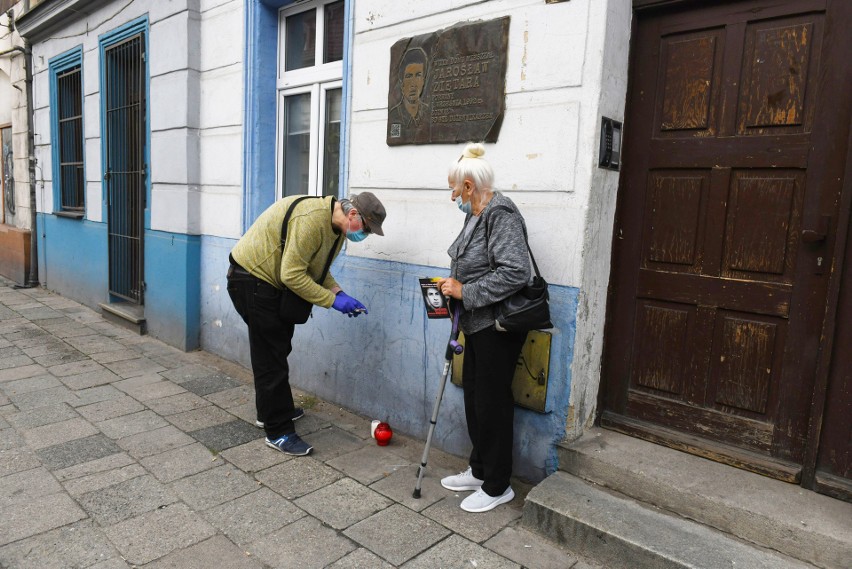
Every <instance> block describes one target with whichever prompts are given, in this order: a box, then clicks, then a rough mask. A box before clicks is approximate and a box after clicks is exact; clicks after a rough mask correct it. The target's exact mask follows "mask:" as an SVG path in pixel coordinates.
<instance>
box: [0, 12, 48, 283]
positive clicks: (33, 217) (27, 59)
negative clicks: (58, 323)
mask: <svg viewBox="0 0 852 569" xmlns="http://www.w3.org/2000/svg"><path fill="white" fill-rule="evenodd" d="M24 4H25V8H24V9H25V10H27V9H29V2H28V1H27V2H25V3H24ZM7 15H8V16H9V28H10V29H11V30H14V29H15V14H14V13H13V12H12V10H9V12H7ZM23 42H24V45H23V47H21V46H18V45H16V46H14V47H12V48H10V49H7V50H4V51H0V57H2V56H4V55H8V54H10V53H13V52H16V51H17V52H20V53H22V54H23V55H24V84H25V87H26V97H27V165H28V170H29V176H30V272H29V274H28V275H27V283H26V286H27V287H35V286H38V285H39V282H38V230H37V221H38V212H37V211H36V172H35V163H36V160H35V132H33V130H34V126H33V125H34V123H35V119H34V109H33V65H32V63H33V58H32V56H33V54H32V49H31V48H30V42H29V41H27V40H26V39H24V40H23Z"/></svg>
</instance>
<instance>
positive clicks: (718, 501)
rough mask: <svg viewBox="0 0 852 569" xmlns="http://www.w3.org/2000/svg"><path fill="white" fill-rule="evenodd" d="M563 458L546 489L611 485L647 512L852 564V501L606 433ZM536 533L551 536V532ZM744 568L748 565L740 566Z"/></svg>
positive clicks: (820, 560) (804, 556) (825, 562)
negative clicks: (569, 483)
mask: <svg viewBox="0 0 852 569" xmlns="http://www.w3.org/2000/svg"><path fill="white" fill-rule="evenodd" d="M559 456H560V468H561V471H560V472H558V473H557V474H560V475H563V476H562V477H560V478H559V479H554V480H553V481H550V478H548V479H547V480H545V481H544V482H543V483H542V484H540V485H539V486H544V485H545V484H546V483H548V482H549V481H550V483H549V484H548V485H550V486H553V487H554V488H556V487H557V484H559V483H564V482H565V480H564V477H565V476H570V479H573V478H574V477H575V476H576V477H577V481H576V482H573V481H572V483H574V484H577V483H579V482H589V483H591V484H592V485H596V486H598V488H597V491H598V492H601V491H602V490H601V489H600V487H606V488H608V489H610V490H612V491H614V493H615V494H619V495H622V496H623V497H624V498H626V499H630V500H633V501H634V502H638V505H639V506H640V507H642V508H643V509H645V510H648V509H651V510H656V508H660V510H657V512H659V515H663V516H667V517H670V518H676V519H678V520H681V521H682V522H683V523H685V524H693V525H702V527H706V528H708V529H709V528H714V529H715V530H719V531H720V532H722V533H723V534H725V535H728V536H736V538H739V539H743V540H745V541H747V542H751V543H753V544H757V545H758V546H761V547H765V548H767V549H770V550H774V551H778V552H780V553H781V554H783V555H789V556H790V557H795V558H796V559H800V560H803V561H805V562H808V563H813V564H814V565H817V566H819V567H827V568H835V567H837V568H840V567H846V563H847V562H848V560H849V559H850V558H852V532H850V530H849V520H850V519H852V504H849V503H846V502H842V501H840V500H835V499H833V498H829V497H827V496H823V495H820V494H817V493H815V492H811V491H809V490H805V489H804V488H802V487H800V486H797V485H793V484H788V483H785V482H781V481H778V480H774V479H771V478H767V477H765V476H761V475H758V474H754V473H752V472H747V471H744V470H739V469H736V468H733V467H730V466H726V465H723V464H719V463H716V462H712V461H710V460H707V459H704V458H701V457H698V456H693V455H690V454H686V453H683V452H680V451H677V450H674V449H670V448H667V447H663V446H660V445H656V444H653V443H649V442H647V441H643V440H640V439H637V438H634V437H630V436H627V435H624V434H621V433H617V432H615V431H608V430H605V429H600V428H595V429H591V430H590V431H588V432H587V433H586V434H585V435H584V436H583V437H582V438H580V439H579V440H578V441H576V442H574V443H573V444H570V445H561V448H559ZM571 475H573V476H571ZM551 478H553V477H551ZM538 490H539V487H536V488H535V489H533V491H532V492H531V493H530V495H531V496H532V500H531V502H532V503H531V504H528V507H529V508H530V509H538V508H548V507H549V506H550V505H549V504H548V503H547V500H548V499H549V498H547V497H546V496H542V495H541V492H539V491H538ZM563 491H565V492H568V491H569V490H568V489H567V487H566V488H564V489H563ZM554 497H558V496H554ZM566 497H570V494H566ZM672 514H673V515H672ZM559 515H561V514H560V513H558V512H553V513H552V514H549V515H548V516H559ZM572 515H575V514H572ZM548 516H543V515H542V514H541V513H540V512H539V513H535V514H534V515H533V513H532V512H530V515H527V514H526V513H525V520H524V523H525V524H527V525H529V524H533V526H534V524H536V523H539V522H542V521H543V520H544V518H545V517H548ZM536 520H537V521H536ZM690 520H694V522H693V521H690ZM582 521H583V520H577V523H581V522H582ZM646 521H647V520H646ZM696 522H697V523H696ZM546 523H550V522H546ZM642 523H645V522H642ZM530 529H534V530H536V531H540V532H543V533H546V534H547V532H548V530H547V528H540V527H531V528H530ZM549 531H552V528H551V529H550V530H549ZM637 546H638V547H653V544H637ZM672 566H677V567H679V566H681V565H672ZM686 566H690V565H686ZM698 566H702V565H700V564H699V565H698ZM744 566H746V567H747V566H748V565H741V564H737V567H744Z"/></svg>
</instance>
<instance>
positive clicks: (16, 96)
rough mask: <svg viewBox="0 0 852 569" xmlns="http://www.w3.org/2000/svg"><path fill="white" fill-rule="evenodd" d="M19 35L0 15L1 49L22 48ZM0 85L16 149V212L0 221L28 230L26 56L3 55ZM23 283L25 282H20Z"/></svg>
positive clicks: (0, 217)
mask: <svg viewBox="0 0 852 569" xmlns="http://www.w3.org/2000/svg"><path fill="white" fill-rule="evenodd" d="M21 10H22V5H21V4H20V3H18V4H17V5H16V6H13V7H12V9H11V10H10V11H11V12H12V13H13V14H14V15H18V14H20V13H21ZM23 45H24V42H23V40H22V39H21V36H20V34H19V33H18V32H17V31H16V30H13V29H12V23H11V19H10V18H9V13H2V14H0V51H7V50H11V49H14V48H23ZM0 84H2V85H3V87H2V101H1V102H0V107H2V111H0V113H2V117H0V124H2V125H7V124H11V125H12V138H13V143H12V146H13V148H14V156H15V163H14V178H15V190H14V205H15V211H14V212H11V211H8V210H7V211H6V212H5V215H2V214H0V220H2V221H3V222H4V223H5V224H6V225H9V226H11V227H14V228H18V229H23V230H29V229H30V228H31V225H32V206H31V204H30V202H31V201H32V200H31V199H30V183H29V182H30V171H29V139H28V134H29V129H28V127H27V113H28V107H27V89H26V73H25V67H24V55H23V54H22V53H21V52H20V51H13V52H10V53H7V54H5V55H3V56H0ZM6 276H10V275H6ZM21 284H23V283H21Z"/></svg>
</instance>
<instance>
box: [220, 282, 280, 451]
mask: <svg viewBox="0 0 852 569" xmlns="http://www.w3.org/2000/svg"><path fill="white" fill-rule="evenodd" d="M228 295H229V296H230V297H231V302H233V303H234V308H236V309H237V312H238V313H239V315H240V316H241V317H242V319H243V321H244V322H245V323H246V324H248V330H249V348H250V351H251V369H252V373H253V374H254V390H255V405H256V406H257V418H258V419H259V420H261V421H263V423H264V427H265V430H266V436H267V437H269V439H270V440H275V439H277V438H278V437H280V436H281V435H287V434H290V433H294V432H296V429H295V428H294V427H293V414H294V409H295V405H294V403H293V392H292V391H291V389H290V367H289V365H288V364H287V356H288V355H290V351H291V350H292V348H293V346H292V340H293V332H294V331H295V325H294V324H289V323H286V322H284V321H282V320H281V318H279V317H278V304H279V302H280V297H281V291H280V290H279V289H277V288H275V287H274V286H272V285H270V284H269V283H267V282H265V281H263V280H261V279H258V278H257V277H253V276H252V275H250V274H248V273H246V272H245V271H243V270H242V269H241V268H240V267H239V266H235V265H232V266H231V269H230V270H229V271H228Z"/></svg>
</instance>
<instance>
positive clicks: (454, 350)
mask: <svg viewBox="0 0 852 569" xmlns="http://www.w3.org/2000/svg"><path fill="white" fill-rule="evenodd" d="M452 305H453V312H452V321H453V327H452V331H451V332H450V340H449V342H447V353H446V355H445V358H446V360H445V361H444V371H443V372H442V373H441V385H440V386H439V387H438V396H437V397H436V398H435V406H434V407H433V408H432V419H431V420H430V421H429V434H428V435H427V436H426V446H425V447H424V448H423V458H421V459H420V468H418V469H417V485H416V486H414V494H413V496H414V497H415V498H420V484H421V482H423V473H424V472H425V470H426V461H427V460H428V459H429V447H431V446H432V435H433V434H434V433H435V425H437V424H438V410H439V409H440V408H441V399H443V397H444V387H445V386H446V385H447V375H449V373H450V365H452V363H453V356H457V355H459V354H461V353H462V352H463V351H464V346H462V345H461V344H459V342H458V340H459V305H458V302H453V303H452Z"/></svg>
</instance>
